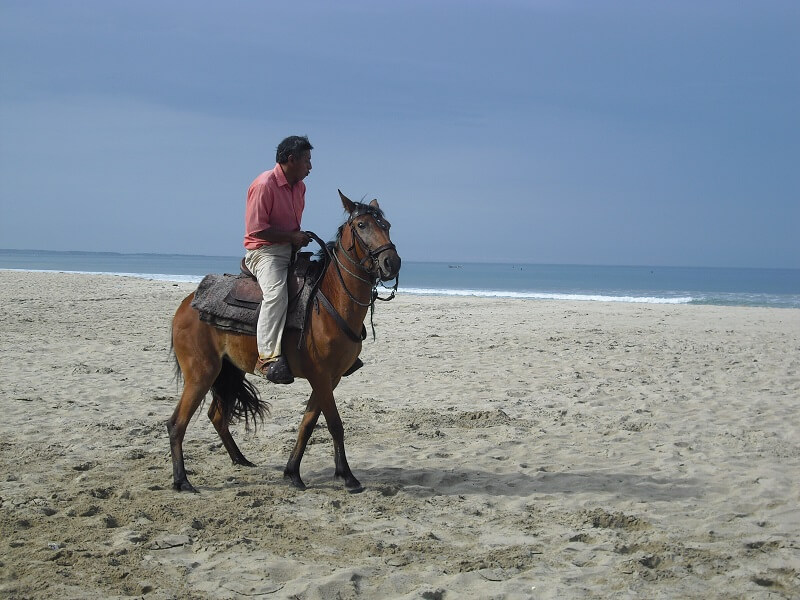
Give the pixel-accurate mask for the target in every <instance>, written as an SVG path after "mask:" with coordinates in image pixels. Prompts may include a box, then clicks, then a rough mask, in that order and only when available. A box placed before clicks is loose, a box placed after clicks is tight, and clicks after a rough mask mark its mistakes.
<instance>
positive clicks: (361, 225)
mask: <svg viewBox="0 0 800 600" xmlns="http://www.w3.org/2000/svg"><path fill="white" fill-rule="evenodd" d="M366 226H367V224H366V223H364V221H359V222H358V228H359V229H364V228H365V227H366Z"/></svg>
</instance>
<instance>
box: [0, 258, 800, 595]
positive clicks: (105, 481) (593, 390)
mask: <svg viewBox="0 0 800 600" xmlns="http://www.w3.org/2000/svg"><path fill="white" fill-rule="evenodd" d="M193 288H194V286H193V285H191V284H172V283H167V282H158V281H146V280H139V279H133V278H125V277H115V276H93V275H76V274H65V273H23V272H14V271H0V342H1V346H0V348H2V352H1V353H0V408H2V413H1V414H2V418H1V419H0V433H1V434H2V435H0V596H2V597H3V598H9V599H11V598H76V599H78V598H80V599H84V598H89V599H94V598H97V599H99V598H103V599H105V598H125V597H130V596H137V597H142V596H143V597H145V598H301V599H334V598H337V599H347V598H370V599H372V598H423V599H428V600H431V599H456V598H458V599H461V598H467V599H469V598H476V599H477V598H481V599H482V598H496V599H500V598H509V599H512V598H537V599H538V598H743V599H744V598H791V597H795V598H796V597H798V596H800V310H795V309H762V308H736V307H714V306H690V305H679V306H674V305H645V304H622V303H613V304H612V303H596V302H585V303H579V302H556V301H553V302H548V301H520V300H498V299H477V298H443V297H423V296H408V295H402V294H401V295H400V296H399V297H398V298H397V299H396V300H394V301H393V302H391V303H388V304H385V303H380V304H379V305H378V306H377V307H376V311H375V325H376V330H377V341H375V342H373V341H372V340H371V338H369V339H368V341H367V342H365V344H364V350H363V352H362V358H363V359H364V362H365V363H366V366H365V367H364V368H363V369H361V371H359V372H358V373H356V374H355V375H353V376H352V377H350V378H348V379H345V380H343V382H342V383H341V385H340V386H339V388H338V390H337V399H338V406H339V410H340V412H341V414H342V418H343V420H344V425H345V435H346V444H347V451H348V455H349V456H348V458H349V461H350V465H351V467H352V468H353V471H354V473H355V475H356V476H357V477H358V478H359V479H360V480H361V482H362V483H363V484H364V485H365V487H366V489H365V491H364V492H363V493H361V494H352V495H351V494H348V493H347V492H346V491H345V490H344V489H343V487H342V485H341V483H340V482H338V481H336V480H334V479H333V457H332V445H331V442H330V436H329V434H328V432H327V429H326V428H325V426H324V419H321V420H320V425H319V426H318V429H317V430H316V431H315V432H314V435H313V437H312V439H311V443H310V445H309V447H308V450H307V452H306V455H305V459H304V461H303V464H302V471H301V472H302V475H303V478H304V480H305V482H306V484H307V485H308V490H307V491H305V492H299V491H297V490H295V489H293V488H291V487H289V485H288V484H287V483H286V482H285V481H284V479H283V473H282V472H283V467H284V466H285V463H286V460H287V458H288V453H289V451H290V449H291V447H292V445H293V444H294V440H295V438H296V434H297V426H298V424H299V422H300V418H301V415H302V412H303V408H304V406H305V400H306V398H307V396H308V393H309V387H308V385H307V384H306V382H304V381H298V382H297V383H295V384H293V385H291V386H274V385H271V384H268V383H266V382H262V381H261V380H257V379H253V381H254V382H255V385H256V387H257V388H258V389H259V390H260V391H261V393H262V397H263V398H264V399H266V400H268V401H269V402H270V403H271V404H272V414H271V416H270V417H269V418H268V419H267V420H266V421H265V422H264V424H263V425H262V426H261V427H260V428H259V429H258V431H257V432H252V431H249V432H248V431H245V428H244V426H243V425H236V426H234V427H232V431H233V435H234V437H235V438H236V439H237V441H238V442H239V445H240V447H241V449H242V451H243V453H244V454H245V456H247V457H248V458H249V459H250V460H251V461H253V462H255V463H257V466H256V467H254V468H244V467H234V466H232V465H231V464H230V460H229V459H228V456H227V453H226V452H225V450H224V448H223V447H222V445H221V443H220V440H219V438H218V437H217V435H216V433H215V431H214V429H213V426H212V425H211V423H210V421H209V420H208V419H207V418H206V416H205V413H206V409H207V407H208V403H206V405H205V406H204V407H203V408H201V409H200V410H199V411H198V413H197V415H196V417H195V418H194V419H193V421H192V423H191V425H190V427H189V430H188V432H187V436H186V442H185V446H184V448H185V452H186V465H187V469H188V470H189V477H190V479H191V481H192V483H193V484H194V485H195V486H196V487H197V488H198V490H199V491H200V493H199V494H180V493H177V492H175V491H173V490H172V487H171V483H172V471H171V462H170V454H169V444H168V439H167V433H166V429H165V427H164V423H165V421H166V419H167V418H168V417H169V416H170V414H171V412H172V410H173V408H174V407H175V404H176V401H177V399H178V397H179V394H180V389H179V387H178V385H177V384H176V382H175V380H174V379H173V363H172V360H171V357H170V354H169V348H170V343H169V330H170V321H171V318H172V315H173V313H174V311H175V308H176V307H177V305H178V303H179V301H180V300H181V299H182V298H183V297H184V296H185V295H186V294H187V293H189V292H190V291H192V289H193ZM368 328H369V327H368Z"/></svg>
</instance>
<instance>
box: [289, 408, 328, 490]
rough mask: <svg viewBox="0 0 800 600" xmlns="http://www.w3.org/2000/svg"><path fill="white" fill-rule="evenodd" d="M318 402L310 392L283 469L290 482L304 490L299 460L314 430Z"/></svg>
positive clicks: (317, 417) (318, 411)
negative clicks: (290, 451)
mask: <svg viewBox="0 0 800 600" xmlns="http://www.w3.org/2000/svg"><path fill="white" fill-rule="evenodd" d="M319 413H320V409H319V404H318V403H317V401H316V397H315V393H314V392H312V393H311V397H310V398H309V399H308V404H306V412H305V414H304V415H303V420H302V421H301V422H300V429H299V430H298V432H297V441H296V442H295V444H294V448H292V453H291V454H290V455H289V462H287V463H286V468H285V469H284V470H283V476H284V477H288V478H289V479H291V483H292V485H293V486H294V487H296V488H297V489H299V490H305V489H306V484H305V483H303V480H302V479H301V478H300V461H302V460H303V453H304V452H305V451H306V446H307V445H308V440H309V439H310V438H311V434H312V433H313V432H314V427H316V426H317V420H318V419H319Z"/></svg>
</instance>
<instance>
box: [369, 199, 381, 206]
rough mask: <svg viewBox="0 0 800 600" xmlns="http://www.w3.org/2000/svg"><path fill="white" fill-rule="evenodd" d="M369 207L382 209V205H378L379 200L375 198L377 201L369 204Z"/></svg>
mask: <svg viewBox="0 0 800 600" xmlns="http://www.w3.org/2000/svg"><path fill="white" fill-rule="evenodd" d="M369 205H370V206H371V207H372V208H380V207H381V205H380V204H378V199H377V198H375V199H374V200H373V201H372V202H370V203H369Z"/></svg>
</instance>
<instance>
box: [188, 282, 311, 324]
mask: <svg viewBox="0 0 800 600" xmlns="http://www.w3.org/2000/svg"><path fill="white" fill-rule="evenodd" d="M292 287H294V286H290V290H289V310H288V312H287V314H286V328H287V329H298V330H300V331H302V330H303V327H304V325H305V319H306V314H307V310H306V309H307V307H308V301H309V299H310V297H311V295H312V292H313V288H314V281H311V280H310V279H308V278H306V279H304V281H303V285H300V286H299V289H297V290H293V289H291V288H292ZM192 308H194V309H195V310H197V311H198V312H199V313H200V320H201V321H205V322H206V323H209V324H211V325H213V326H214V327H217V328H218V329H224V330H225V331H233V332H236V333H243V334H246V335H255V334H256V324H257V323H258V314H259V313H260V312H261V288H259V286H258V282H257V281H256V280H255V279H253V278H251V277H249V276H247V275H229V274H227V273H226V274H224V275H218V274H211V275H206V276H205V277H204V278H203V280H202V281H201V282H200V285H198V286H197V291H195V293H194V299H193V300H192Z"/></svg>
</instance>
